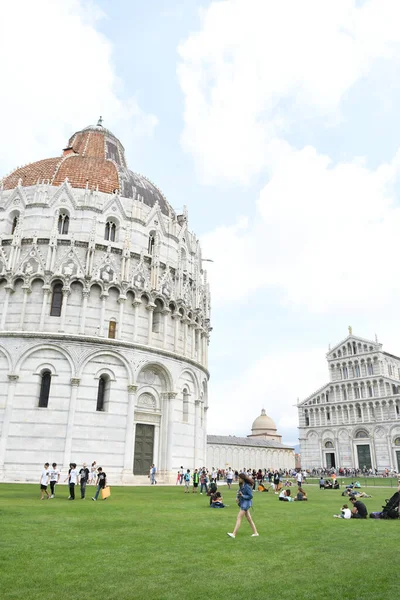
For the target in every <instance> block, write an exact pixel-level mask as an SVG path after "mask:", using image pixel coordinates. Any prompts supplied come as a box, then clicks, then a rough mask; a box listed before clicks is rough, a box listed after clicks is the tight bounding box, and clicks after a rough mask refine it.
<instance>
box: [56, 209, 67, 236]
mask: <svg viewBox="0 0 400 600" xmlns="http://www.w3.org/2000/svg"><path fill="white" fill-rule="evenodd" d="M68 229H69V216H68V215H67V214H65V213H61V214H60V216H59V217H58V233H60V234H62V235H66V234H67V233H68Z"/></svg>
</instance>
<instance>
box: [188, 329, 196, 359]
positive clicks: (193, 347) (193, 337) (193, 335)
mask: <svg viewBox="0 0 400 600" xmlns="http://www.w3.org/2000/svg"><path fill="white" fill-rule="evenodd" d="M190 330H192V331H191V333H192V335H191V336H190V337H191V338H192V351H191V358H192V360H194V359H195V357H196V323H189V331H190Z"/></svg>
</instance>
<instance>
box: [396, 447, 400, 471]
mask: <svg viewBox="0 0 400 600" xmlns="http://www.w3.org/2000/svg"><path fill="white" fill-rule="evenodd" d="M396 456H397V472H398V473H400V451H399V452H396Z"/></svg>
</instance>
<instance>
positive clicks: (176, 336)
mask: <svg viewBox="0 0 400 600" xmlns="http://www.w3.org/2000/svg"><path fill="white" fill-rule="evenodd" d="M180 317H181V315H180V314H179V313H174V314H173V315H172V318H173V319H174V320H175V326H174V352H178V341H179V323H180Z"/></svg>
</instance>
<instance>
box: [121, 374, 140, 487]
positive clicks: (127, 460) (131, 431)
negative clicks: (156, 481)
mask: <svg viewBox="0 0 400 600" xmlns="http://www.w3.org/2000/svg"><path fill="white" fill-rule="evenodd" d="M136 392H137V385H128V413H127V416H126V431H125V453H124V469H123V472H122V480H123V482H125V483H128V482H129V481H130V480H131V479H132V478H133V455H134V451H135V448H134V435H135V402H136Z"/></svg>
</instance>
